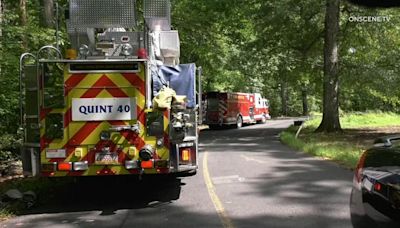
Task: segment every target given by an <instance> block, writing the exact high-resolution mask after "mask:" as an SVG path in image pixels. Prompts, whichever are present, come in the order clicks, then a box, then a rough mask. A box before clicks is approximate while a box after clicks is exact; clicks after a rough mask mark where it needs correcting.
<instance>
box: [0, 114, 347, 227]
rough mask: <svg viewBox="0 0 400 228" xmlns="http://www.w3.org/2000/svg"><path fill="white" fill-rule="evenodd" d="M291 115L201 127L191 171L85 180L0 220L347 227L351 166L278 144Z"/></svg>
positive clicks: (14, 222) (30, 224)
mask: <svg viewBox="0 0 400 228" xmlns="http://www.w3.org/2000/svg"><path fill="white" fill-rule="evenodd" d="M292 122H293V120H274V121H268V123H267V124H263V125H253V126H246V127H244V128H242V129H239V130H236V129H227V130H216V131H211V130H205V131H202V133H201V139H200V142H201V144H200V162H199V165H200V168H199V172H198V174H197V175H196V176H193V177H186V178H183V179H177V180H171V179H166V180H159V179H152V178H145V179H144V180H142V181H137V180H135V179H132V178H117V179H115V178H112V179H109V178H107V179H100V181H99V179H87V180H86V181H85V182H82V183H81V182H79V183H74V184H72V185H71V186H69V187H68V188H65V189H63V190H57V191H55V192H54V193H53V194H52V195H49V196H41V197H44V198H47V199H48V203H46V204H45V205H38V206H37V207H36V208H34V209H32V210H31V211H28V212H27V213H26V215H22V216H19V217H17V218H14V219H11V220H8V221H6V222H3V223H0V227H9V228H13V227H27V228H28V227H29V228H36V227H37V228H39V227H40V228H42V227H57V228H64V227H65V228H70V227H120V228H128V227H129V228H130V227H146V228H148V227H228V228H235V227H237V228H239V227H252V228H253V227H274V228H275V227H296V228H298V227H323V228H328V227H340V228H344V227H351V224H350V216H349V209H348V202H349V194H350V188H351V179H352V173H351V172H350V171H348V170H345V169H343V168H341V167H339V166H337V165H336V164H334V163H332V162H328V161H324V160H321V159H316V158H313V157H310V156H308V155H305V154H303V153H300V152H296V151H293V150H291V149H289V148H288V147H286V146H284V145H282V144H281V143H280V142H279V139H278V134H279V132H280V131H282V130H283V129H285V128H286V127H287V126H289V125H290V124H291V123H292Z"/></svg>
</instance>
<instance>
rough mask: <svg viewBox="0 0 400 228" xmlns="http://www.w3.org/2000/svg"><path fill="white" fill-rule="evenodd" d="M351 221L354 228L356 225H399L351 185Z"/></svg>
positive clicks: (388, 226) (390, 226) (367, 227)
mask: <svg viewBox="0 0 400 228" xmlns="http://www.w3.org/2000/svg"><path fill="white" fill-rule="evenodd" d="M365 194H368V193H364V195H365ZM350 213H351V222H352V224H353V226H354V227H355V228H358V227H365V228H369V227H371V228H372V227H374V228H375V227H385V228H392V227H393V228H394V227H400V222H399V221H396V220H393V219H392V218H390V217H388V216H386V215H385V214H383V213H382V212H380V211H379V210H377V209H376V208H375V207H374V206H373V205H371V204H370V203H368V200H366V199H365V196H363V194H362V192H361V191H360V190H358V189H356V188H354V187H353V189H352V191H351V197H350ZM399 217H400V215H399Z"/></svg>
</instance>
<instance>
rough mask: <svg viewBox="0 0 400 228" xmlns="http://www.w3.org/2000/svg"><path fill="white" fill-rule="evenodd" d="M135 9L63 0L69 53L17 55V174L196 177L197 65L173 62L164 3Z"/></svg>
mask: <svg viewBox="0 0 400 228" xmlns="http://www.w3.org/2000/svg"><path fill="white" fill-rule="evenodd" d="M140 6H141V7H140V8H141V9H138V8H139V4H137V3H136V1H134V0H114V1H109V0H69V5H68V6H67V7H66V8H67V9H68V10H66V12H65V15H66V27H67V32H68V36H69V42H70V47H69V48H68V49H67V50H60V48H59V47H58V46H59V45H57V46H56V47H54V46H44V47H42V48H40V49H38V51H37V52H36V53H24V54H23V55H22V56H21V58H20V97H21V100H20V111H21V130H22V131H23V134H24V137H23V138H24V142H23V147H22V149H21V153H22V160H23V169H24V172H25V174H26V175H33V176H48V177H62V176H102V175H138V176H141V175H143V174H144V175H146V174H153V175H164V174H172V175H178V176H179V175H182V176H188V175H194V174H195V173H196V171H197V168H198V119H199V117H198V115H201V113H199V110H201V107H200V106H201V104H198V101H199V100H201V99H200V98H201V92H200V91H201V89H200V88H199V87H200V84H199V82H200V77H201V75H200V74H201V73H200V68H196V66H195V64H192V63H190V64H180V63H179V57H180V47H179V46H180V42H179V34H178V31H176V30H172V29H171V18H170V11H171V10H170V8H171V6H170V1H169V0H146V1H143V4H140ZM142 7H143V8H142ZM139 16H140V17H139ZM57 29H58V26H57ZM58 33H59V32H58V31H57V34H58ZM57 44H58V40H57ZM64 52H65V54H63V53H64ZM200 119H201V118H200Z"/></svg>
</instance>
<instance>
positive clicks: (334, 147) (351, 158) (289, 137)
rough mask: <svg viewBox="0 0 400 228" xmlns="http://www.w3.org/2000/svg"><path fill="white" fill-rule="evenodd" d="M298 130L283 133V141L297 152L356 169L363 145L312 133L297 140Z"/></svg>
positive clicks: (342, 138) (343, 138) (295, 128)
mask: <svg viewBox="0 0 400 228" xmlns="http://www.w3.org/2000/svg"><path fill="white" fill-rule="evenodd" d="M296 130H297V127H291V128H289V129H287V130H286V131H284V132H282V133H281V134H280V139H281V141H282V142H283V143H285V144H286V145H288V146H290V147H292V148H294V149H296V150H300V151H303V152H306V153H309V154H311V155H314V156H318V157H321V158H324V159H328V160H333V161H335V162H337V163H339V164H341V165H344V166H345V167H348V168H351V169H353V168H355V167H356V165H357V161H358V159H359V157H360V156H361V153H362V151H363V148H362V146H361V145H357V144H356V145H355V144H353V143H349V142H350V140H348V139H347V138H345V137H342V136H338V135H336V134H324V133H318V134H316V133H313V132H312V131H306V132H305V133H304V132H303V133H302V136H301V137H300V138H296V137H295V134H296ZM363 146H364V145H363Z"/></svg>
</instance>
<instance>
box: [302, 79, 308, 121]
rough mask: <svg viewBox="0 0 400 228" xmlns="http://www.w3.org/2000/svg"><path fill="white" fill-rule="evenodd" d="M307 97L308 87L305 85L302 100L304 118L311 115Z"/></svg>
mask: <svg viewBox="0 0 400 228" xmlns="http://www.w3.org/2000/svg"><path fill="white" fill-rule="evenodd" d="M307 95H308V91H307V86H306V85H305V84H303V85H302V89H301V99H302V100H303V116H308V114H309V110H308V100H307Z"/></svg>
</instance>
